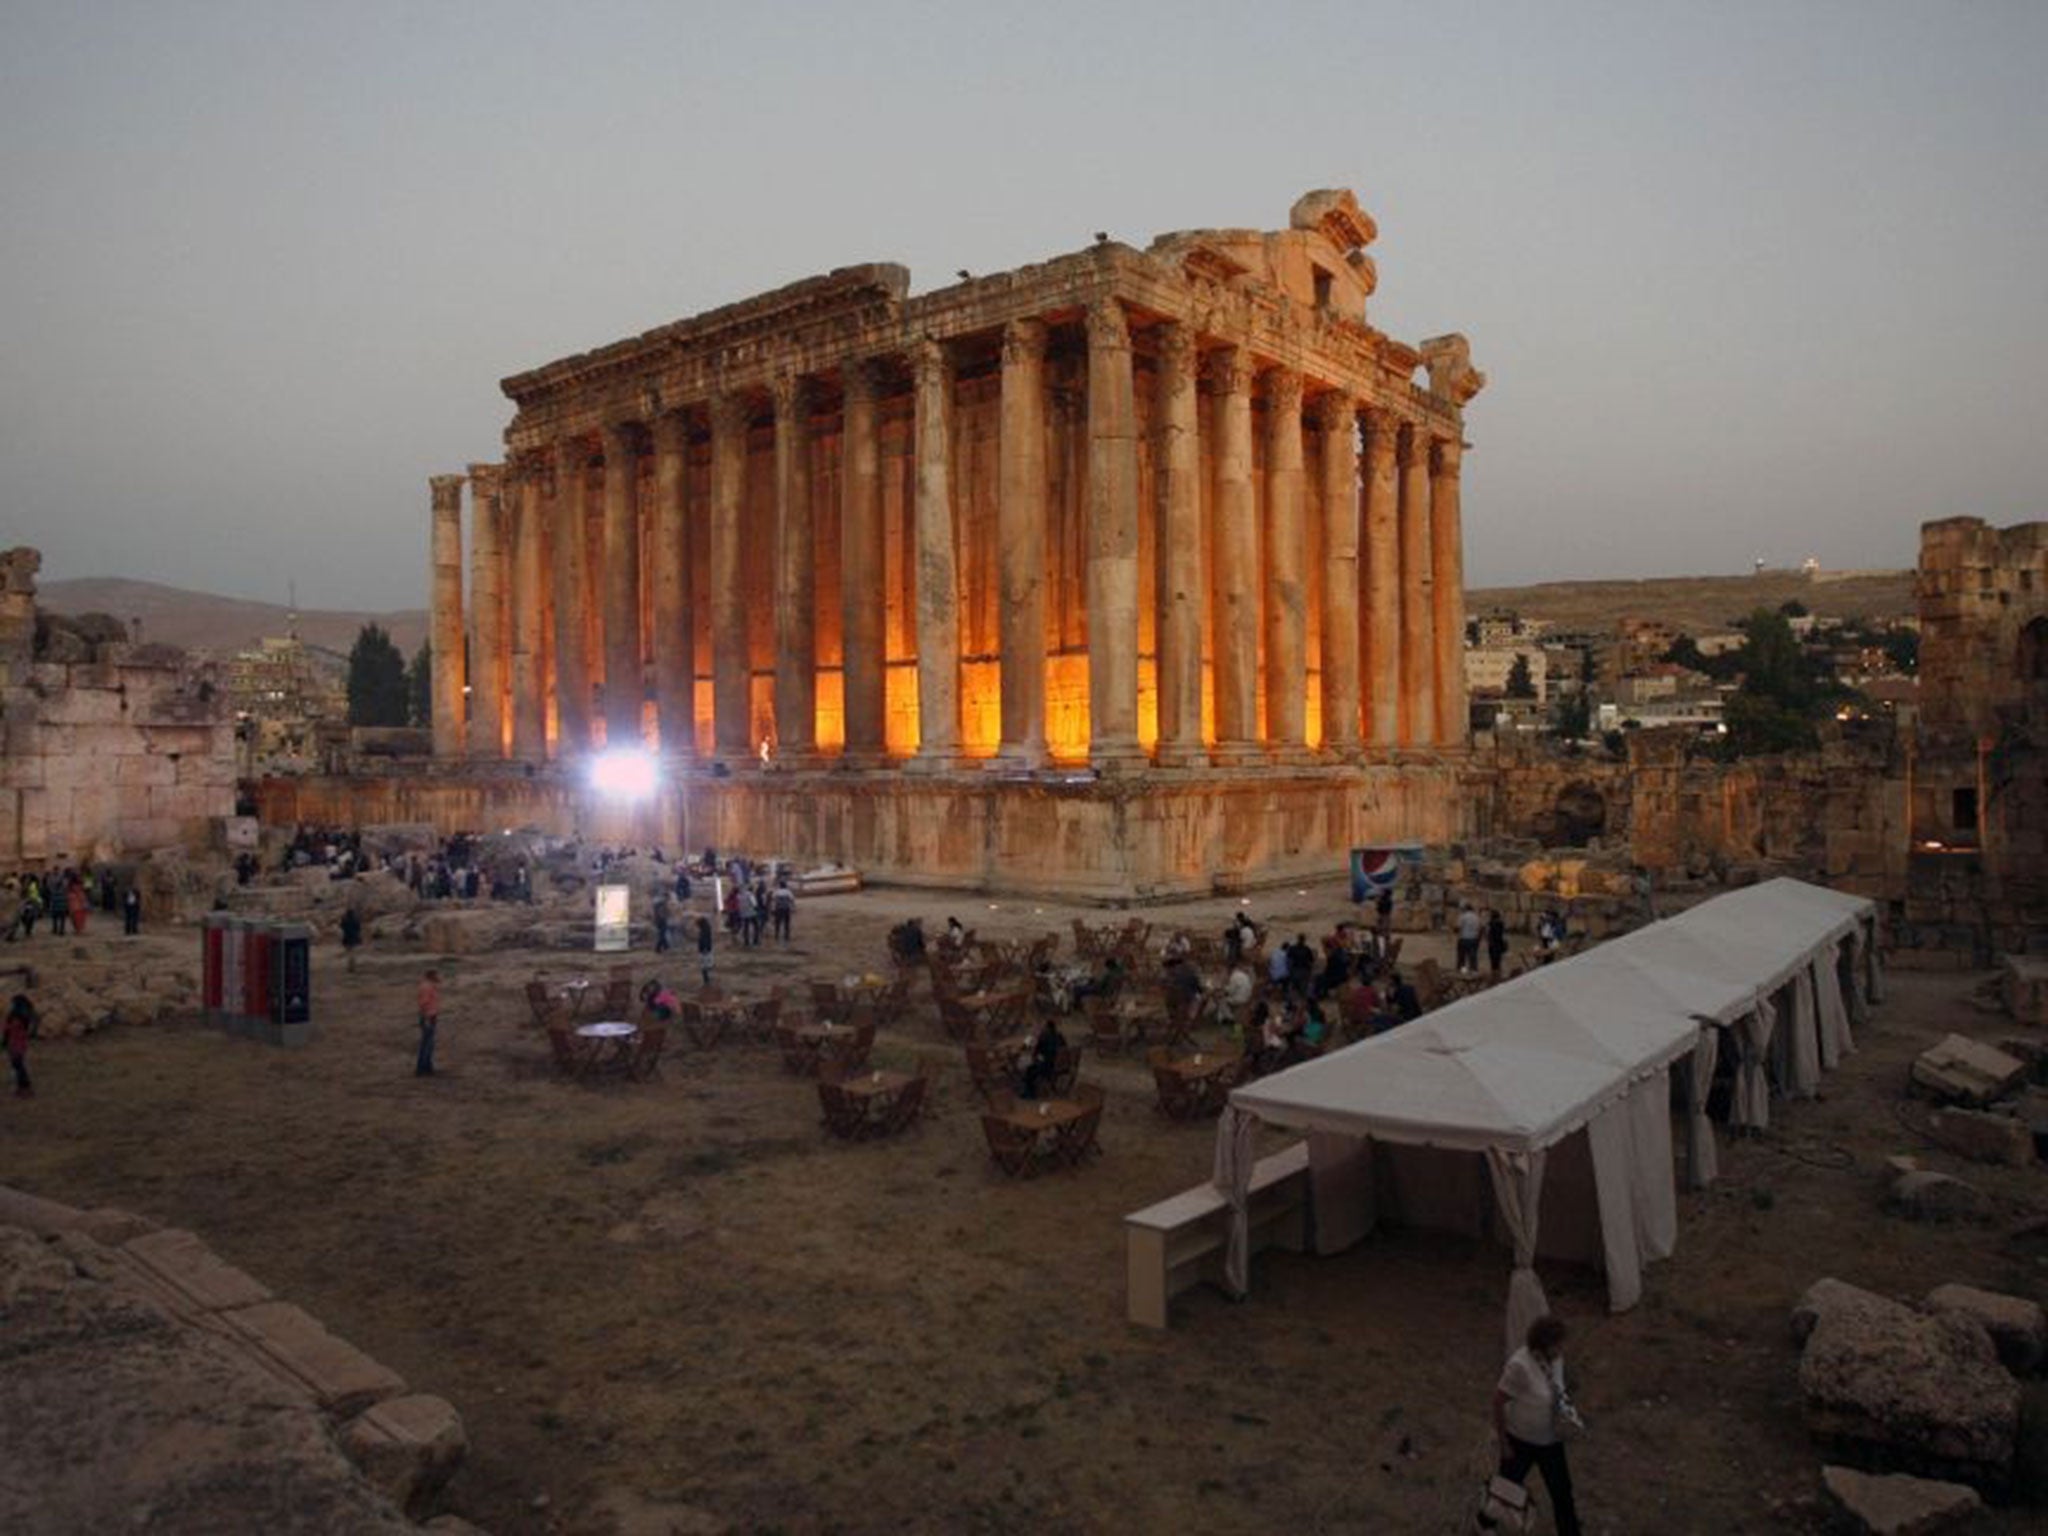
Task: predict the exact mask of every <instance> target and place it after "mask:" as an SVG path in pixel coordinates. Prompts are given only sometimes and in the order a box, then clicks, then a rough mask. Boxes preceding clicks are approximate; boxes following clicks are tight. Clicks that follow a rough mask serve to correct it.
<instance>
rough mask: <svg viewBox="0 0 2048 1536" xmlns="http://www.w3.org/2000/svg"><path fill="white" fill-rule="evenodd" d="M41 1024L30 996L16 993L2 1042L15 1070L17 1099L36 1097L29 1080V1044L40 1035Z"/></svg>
mask: <svg viewBox="0 0 2048 1536" xmlns="http://www.w3.org/2000/svg"><path fill="white" fill-rule="evenodd" d="M41 1022H42V1021H41V1020H40V1019H38V1018H37V1017H36V1005H35V1004H34V1003H32V1002H30V1001H29V1000H28V994H27V993H26V992H17V993H15V994H14V1001H13V1002H12V1003H10V1004H9V1005H8V1007H7V1022H6V1024H5V1025H4V1026H0V1040H4V1041H5V1042H6V1045H7V1060H8V1062H9V1064H10V1065H12V1066H13V1068H14V1096H15V1097H16V1098H17V1099H32V1098H34V1097H35V1096H36V1089H35V1084H33V1083H31V1082H30V1081H29V1080H28V1042H29V1040H30V1039H31V1038H32V1037H33V1036H34V1035H35V1034H37V1033H38V1031H39V1029H40V1027H41Z"/></svg>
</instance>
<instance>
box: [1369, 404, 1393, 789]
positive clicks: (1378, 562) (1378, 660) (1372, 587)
mask: <svg viewBox="0 0 2048 1536" xmlns="http://www.w3.org/2000/svg"><path fill="white" fill-rule="evenodd" d="M1400 433H1401V424H1400V422H1399V421H1397V420H1396V419H1395V418H1394V417H1393V416H1391V415H1389V414H1388V413H1387V412H1386V411H1384V410H1381V409H1380V408H1378V407H1377V406H1369V407H1367V409H1366V412H1365V630H1364V635H1365V666H1364V671H1365V690H1366V699H1367V709H1368V711H1369V718H1370V720H1371V729H1370V732H1369V737H1368V739H1369V740H1370V741H1371V743H1372V745H1373V746H1375V747H1380V748H1386V747H1391V746H1394V745H1395V744H1396V743H1397V742H1399V741H1400V739H1401V735H1400V732H1401V533H1400V528H1401V518H1400V510H1399V509H1400V501H1399V498H1398V495H1397V493H1396V482H1395V478H1394V450H1395V446H1396V444H1397V443H1398V442H1399V440H1400Z"/></svg>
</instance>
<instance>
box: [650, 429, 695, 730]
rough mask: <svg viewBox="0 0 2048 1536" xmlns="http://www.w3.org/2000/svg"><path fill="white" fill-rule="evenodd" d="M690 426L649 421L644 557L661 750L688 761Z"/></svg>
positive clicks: (691, 725)
mask: <svg viewBox="0 0 2048 1536" xmlns="http://www.w3.org/2000/svg"><path fill="white" fill-rule="evenodd" d="M689 452H690V432H689V425H688V423H687V422H685V421H684V419H683V417H682V414H681V413H680V412H677V411H670V412H668V413H666V414H665V415H662V416H658V417H656V418H655V421H654V547H653V549H652V550H650V551H649V554H648V558H649V559H651V560H652V561H653V562H654V566H653V570H652V572H651V575H652V578H653V583H652V584H653V588H654V707H655V718H656V720H657V721H658V722H659V723H660V729H661V750H662V752H663V753H664V754H666V755H668V756H671V757H682V758H687V757H692V756H694V755H695V753H696V750H697V725H696V721H697V678H696V665H697V656H696V648H695V646H694V645H693V643H692V641H693V640H694V638H695V635H694V626H693V624H692V623H691V616H690V525H689V517H688V509H687V508H686V506H685V504H684V483H685V476H686V472H687V469H688V461H689Z"/></svg>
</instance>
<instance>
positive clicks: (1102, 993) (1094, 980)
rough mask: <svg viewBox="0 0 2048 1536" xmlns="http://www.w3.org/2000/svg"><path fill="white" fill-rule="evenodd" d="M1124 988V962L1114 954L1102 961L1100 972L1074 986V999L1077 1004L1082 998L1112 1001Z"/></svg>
mask: <svg viewBox="0 0 2048 1536" xmlns="http://www.w3.org/2000/svg"><path fill="white" fill-rule="evenodd" d="M1123 989H1124V963H1123V961H1121V960H1119V959H1118V958H1117V957H1116V956H1115V955H1111V956H1110V957H1109V958H1108V959H1107V960H1105V961H1104V962H1103V965H1102V974H1101V975H1099V976H1091V977H1089V978H1088V979H1087V980H1086V981H1084V982H1081V983H1079V984H1077V985H1076V986H1075V988H1074V1001H1075V1002H1076V1003H1077V1004H1078V1003H1079V1002H1081V1001H1082V1000H1083V999H1084V998H1090V997H1099V998H1101V999H1102V1000H1103V1001H1104V1002H1109V1003H1113V1002H1115V1001H1116V1000H1117V995H1118V994H1119V993H1121V992H1122V991H1123Z"/></svg>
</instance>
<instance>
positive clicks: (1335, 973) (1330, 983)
mask: <svg viewBox="0 0 2048 1536" xmlns="http://www.w3.org/2000/svg"><path fill="white" fill-rule="evenodd" d="M1350 979H1351V951H1349V950H1348V949H1343V948H1337V949H1332V950H1330V951H1328V953H1327V954H1326V956H1325V957H1324V960H1323V968H1322V970H1321V971H1320V972H1319V973H1318V974H1317V976H1316V981H1315V986H1314V988H1313V989H1312V990H1313V993H1314V995H1315V996H1316V997H1318V998H1323V997H1328V996H1329V995H1330V994H1331V993H1332V992H1335V991H1336V990H1337V989H1338V988H1339V987H1341V986H1343V985H1344V983H1345V982H1347V981H1349V980H1350Z"/></svg>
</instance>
